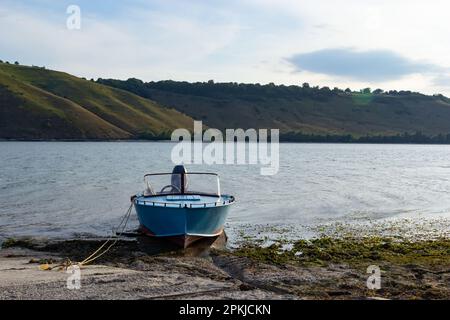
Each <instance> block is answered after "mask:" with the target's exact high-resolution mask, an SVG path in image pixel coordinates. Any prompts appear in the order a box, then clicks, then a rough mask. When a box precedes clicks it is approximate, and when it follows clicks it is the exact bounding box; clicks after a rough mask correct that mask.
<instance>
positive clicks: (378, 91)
mask: <svg viewBox="0 0 450 320" xmlns="http://www.w3.org/2000/svg"><path fill="white" fill-rule="evenodd" d="M383 92H384V91H383V89H376V90H373V93H374V94H382V93H383Z"/></svg>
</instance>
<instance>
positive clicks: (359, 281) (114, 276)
mask: <svg viewBox="0 0 450 320" xmlns="http://www.w3.org/2000/svg"><path fill="white" fill-rule="evenodd" d="M224 241H225V240H224V239H219V241H216V242H215V243H213V244H212V246H211V247H210V245H211V243H203V244H201V243H200V244H199V245H197V246H194V247H193V248H190V249H188V250H186V251H179V250H176V248H174V247H172V246H171V245H168V244H165V243H161V242H157V243H153V242H152V241H150V240H148V239H146V238H138V240H136V239H130V240H121V241H119V242H118V243H117V245H116V246H114V247H113V248H112V249H111V251H110V252H108V254H106V255H105V256H103V257H101V258H100V259H99V260H97V261H95V262H94V264H92V265H87V266H84V267H82V269H81V288H80V289H78V290H77V289H73V290H69V289H68V288H67V278H68V277H69V276H70V275H69V274H67V273H65V272H64V270H62V271H59V270H57V269H56V270H51V271H42V270H40V269H39V265H40V264H41V263H49V265H50V266H54V265H57V264H58V263H60V262H62V261H64V260H65V259H66V258H70V259H71V260H72V261H81V260H82V259H84V258H85V257H86V256H87V255H89V254H90V253H91V252H92V251H94V250H95V249H96V248H97V247H98V246H99V245H100V244H101V243H102V240H101V239H84V240H64V241H54V240H53V241H48V240H44V239H41V240H39V239H21V240H16V241H9V242H7V243H4V245H5V247H6V248H3V249H1V250H0V299H449V298H450V250H449V248H450V246H449V248H447V247H446V246H447V242H445V244H444V247H442V248H440V251H436V250H437V249H436V244H430V246H431V247H432V248H433V251H430V252H432V253H433V254H434V253H435V254H436V255H437V257H436V258H435V257H431V258H430V252H424V253H423V255H424V256H425V257H426V258H427V259H424V258H422V257H421V258H418V259H417V263H414V261H416V260H413V262H411V261H410V260H401V261H400V260H399V261H397V260H393V259H390V258H389V259H388V260H383V259H382V257H381V258H380V259H379V260H378V261H376V259H377V258H376V257H371V259H372V260H370V261H368V260H366V259H365V256H364V255H359V256H360V257H361V259H360V260H354V259H352V260H346V259H338V260H335V259H333V257H331V259H325V258H323V259H322V260H320V263H317V261H316V260H313V259H312V258H311V257H313V256H312V253H308V251H306V250H305V251H304V254H305V255H306V254H308V257H305V259H303V258H301V259H300V258H298V255H297V254H291V253H283V252H279V251H274V250H275V249H276V250H278V249H279V248H275V247H270V248H260V247H253V246H246V247H242V248H240V249H236V250H232V251H231V250H227V249H226V248H225V247H224ZM315 245H316V246H320V244H315ZM333 250H334V251H332V252H336V257H338V256H339V252H337V251H335V248H333ZM352 250H356V249H354V248H353V249H352ZM420 250H422V251H423V248H421V249H420ZM446 250H447V251H448V252H447V251H446ZM319 251H320V252H323V250H322V249H321V250H319ZM422 251H420V252H422ZM354 254H357V253H354ZM408 254H409V253H407V254H404V255H403V256H406V255H408ZM300 256H301V255H300ZM339 257H340V256H339ZM306 258H308V259H306ZM314 258H316V256H314ZM428 258H430V259H428ZM302 259H303V260H302ZM374 263H376V264H377V265H379V266H380V268H381V270H382V278H381V289H380V290H370V289H368V288H367V285H366V281H367V277H368V276H369V274H367V270H366V269H367V266H368V265H370V264H374Z"/></svg>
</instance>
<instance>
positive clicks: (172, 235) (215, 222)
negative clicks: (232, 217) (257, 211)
mask: <svg viewBox="0 0 450 320" xmlns="http://www.w3.org/2000/svg"><path fill="white" fill-rule="evenodd" d="M144 182H145V184H146V189H145V191H144V192H143V193H141V194H137V195H135V196H133V197H132V201H133V203H134V207H135V209H136V213H137V216H138V219H139V223H140V231H141V232H142V233H144V234H146V235H149V236H152V237H159V238H167V239H168V240H171V241H173V242H175V243H177V244H178V245H180V246H182V247H183V248H186V247H187V246H189V245H190V244H191V243H193V242H194V241H196V240H199V239H201V238H205V237H208V238H210V237H218V236H220V235H221V234H222V233H223V228H224V224H225V219H226V217H227V215H228V211H229V208H230V205H232V204H233V203H234V202H235V199H234V197H233V196H231V195H224V194H221V192H220V180H219V175H217V174H216V173H206V172H191V173H187V171H186V169H185V167H184V166H181V165H180V166H175V168H174V169H173V171H172V173H153V174H146V175H145V176H144ZM212 184H214V187H213V186H212Z"/></svg>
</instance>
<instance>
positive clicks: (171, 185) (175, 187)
mask: <svg viewBox="0 0 450 320" xmlns="http://www.w3.org/2000/svg"><path fill="white" fill-rule="evenodd" d="M167 188H172V189H175V190H177V191H178V192H179V193H181V190H180V188H178V187H177V186H174V185H173V184H168V185H167V186H165V187H163V188H162V189H161V191H160V192H159V193H164V190H166V189H167Z"/></svg>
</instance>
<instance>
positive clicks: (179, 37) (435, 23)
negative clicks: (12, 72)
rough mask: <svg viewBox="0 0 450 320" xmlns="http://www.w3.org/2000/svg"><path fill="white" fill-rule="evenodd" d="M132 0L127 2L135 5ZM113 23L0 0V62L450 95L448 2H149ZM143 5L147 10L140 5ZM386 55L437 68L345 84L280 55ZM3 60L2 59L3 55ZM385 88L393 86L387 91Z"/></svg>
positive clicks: (84, 71)
mask: <svg viewBox="0 0 450 320" xmlns="http://www.w3.org/2000/svg"><path fill="white" fill-rule="evenodd" d="M135 4H136V3H135ZM138 4H139V5H128V6H123V8H122V9H123V10H122V11H121V12H115V14H114V16H113V17H108V15H100V14H96V12H95V11H92V12H90V11H89V10H83V6H82V18H83V22H82V29H81V30H80V31H76V30H75V31H69V30H67V29H66V28H65V17H66V16H65V15H66V14H65V10H62V11H61V12H60V13H58V11H57V10H52V11H49V10H47V9H44V8H48V6H50V4H47V5H46V6H45V7H43V8H39V7H36V6H31V5H28V4H27V5H20V4H17V3H16V2H8V1H2V3H1V4H0V38H1V39H2V40H1V41H0V52H2V55H3V56H2V57H0V58H2V59H9V60H19V61H21V62H23V63H28V64H37V65H46V66H48V67H50V68H57V69H60V70H64V71H67V72H70V73H73V74H76V75H79V76H86V77H115V78H128V77H138V78H142V79H143V80H147V81H149V80H160V79H169V78H170V79H175V80H187V81H204V80H208V79H214V80H216V81H237V82H260V83H267V82H275V83H286V84H292V83H296V84H298V83H302V82H304V81H307V82H310V83H311V84H318V85H322V86H323V85H327V86H330V87H333V86H338V87H345V86H352V87H353V88H355V89H358V88H361V87H365V86H372V87H374V86H377V87H383V88H385V89H411V90H417V91H422V92H425V93H435V92H438V91H441V92H443V93H445V94H447V95H450V87H449V86H447V83H448V82H446V81H439V79H445V78H446V77H448V74H446V72H445V70H448V68H449V67H450V54H449V53H450V43H448V41H446V39H447V36H448V30H450V20H449V19H447V14H448V12H450V10H449V9H450V2H448V1H443V0H431V1H427V2H424V1H408V0H396V1H392V0H376V1H375V0H367V1H360V0H346V1H336V0H245V1H237V0H236V1H229V2H218V3H216V4H215V6H213V5H211V4H210V3H206V2H202V1H193V2H184V1H151V2H146V1H143V2H139V3H138ZM150 4H151V5H150ZM343 47H347V48H355V49H357V50H359V51H369V50H384V51H390V52H395V53H396V54H398V55H400V56H402V57H404V58H405V59H407V60H408V61H420V63H422V64H423V65H430V66H431V65H434V66H440V67H442V70H441V73H442V74H439V75H438V78H437V79H433V77H432V76H430V75H429V74H422V73H421V72H420V71H419V72H418V73H412V74H410V75H404V76H403V77H402V78H401V79H396V80H388V79H377V80H376V81H375V80H363V81H361V80H348V79H347V80H345V79H342V78H341V77H337V76H331V75H323V74H317V73H312V72H306V71H303V72H299V73H293V72H292V71H293V70H294V68H293V67H292V66H291V65H289V64H288V63H286V61H285V58H287V57H291V56H293V55H294V54H301V53H307V52H312V51H318V50H323V49H330V48H343ZM5 55H6V56H5ZM390 86H395V87H390Z"/></svg>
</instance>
